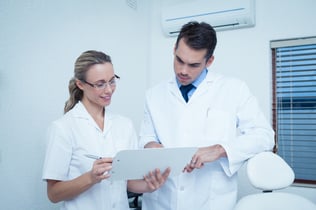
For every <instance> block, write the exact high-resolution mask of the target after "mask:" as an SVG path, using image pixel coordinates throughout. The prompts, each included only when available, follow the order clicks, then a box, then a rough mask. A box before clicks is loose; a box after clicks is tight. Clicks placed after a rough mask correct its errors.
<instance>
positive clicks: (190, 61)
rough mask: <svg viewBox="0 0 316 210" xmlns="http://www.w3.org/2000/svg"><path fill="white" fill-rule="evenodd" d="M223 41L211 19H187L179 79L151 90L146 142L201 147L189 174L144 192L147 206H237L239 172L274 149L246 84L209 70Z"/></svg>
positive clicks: (179, 49)
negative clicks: (182, 90)
mask: <svg viewBox="0 0 316 210" xmlns="http://www.w3.org/2000/svg"><path fill="white" fill-rule="evenodd" d="M216 43H217V38H216V32H215V31H214V29H213V28H212V27H211V26H210V25H209V24H206V23H198V22H189V23H187V24H185V25H184V26H183V27H182V29H181V31H180V33H179V35H178V38H177V41H176V44H175V48H174V72H175V77H174V78H171V79H170V80H169V81H167V82H163V83H161V84H158V85H157V86H155V87H153V88H152V89H150V90H148V92H147V94H146V104H145V113H144V120H143V123H142V127H141V131H140V137H141V138H140V142H141V145H142V146H144V147H145V148H150V147H165V148H168V147H198V148H199V149H198V151H197V152H196V154H195V155H194V156H193V157H192V161H191V163H189V164H188V165H187V166H184V167H185V169H184V173H182V174H181V175H180V176H176V177H169V178H168V180H167V181H166V183H165V184H164V185H163V186H162V187H161V188H160V189H158V190H156V191H154V192H152V193H145V194H144V195H143V199H142V200H143V204H142V205H143V206H142V209H143V210H191V209H198V210H231V209H232V208H233V207H234V205H235V202H236V197H237V171H238V169H239V168H240V167H241V165H242V164H243V163H244V162H245V161H246V160H247V159H248V158H250V157H252V156H254V155H255V154H257V153H259V152H262V151H267V150H271V149H272V148H273V145H274V139H273V137H274V132H273V130H272V129H271V126H270V125H269V123H268V122H267V120H266V119H265V117H264V116H263V114H262V112H261V111H260V109H259V106H258V104H257V101H256V99H255V98H254V96H252V95H251V93H250V91H249V89H248V87H247V86H246V84H245V83H243V82H242V81H240V80H237V79H233V78H226V77H224V76H222V75H219V74H216V73H214V72H211V71H209V70H208V69H207V68H208V67H210V66H211V64H212V63H213V61H214V56H213V51H214V49H215V46H216ZM190 84H192V85H193V86H192V85H190ZM188 85H189V86H191V87H190V88H188V89H189V90H187V91H188V93H182V94H181V91H180V90H181V89H186V88H187V87H189V86H188ZM183 86H184V87H183ZM191 88H192V89H191ZM182 95H183V96H182ZM166 158H168V157H166ZM171 170H172V169H171Z"/></svg>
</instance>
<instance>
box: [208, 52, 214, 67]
mask: <svg viewBox="0 0 316 210" xmlns="http://www.w3.org/2000/svg"><path fill="white" fill-rule="evenodd" d="M213 61H214V55H212V56H211V57H210V58H209V59H208V60H207V62H206V67H209V66H210V65H211V64H212V63H213Z"/></svg>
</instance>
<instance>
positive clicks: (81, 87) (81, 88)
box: [76, 79, 83, 90]
mask: <svg viewBox="0 0 316 210" xmlns="http://www.w3.org/2000/svg"><path fill="white" fill-rule="evenodd" d="M76 85H77V87H78V88H79V89H80V90H83V84H82V81H80V80H78V79H76Z"/></svg>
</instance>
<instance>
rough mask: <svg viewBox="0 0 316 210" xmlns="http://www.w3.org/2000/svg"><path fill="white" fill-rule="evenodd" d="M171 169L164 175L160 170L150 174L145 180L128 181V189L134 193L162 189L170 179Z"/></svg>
mask: <svg viewBox="0 0 316 210" xmlns="http://www.w3.org/2000/svg"><path fill="white" fill-rule="evenodd" d="M170 171H171V169H170V168H167V169H166V170H165V171H164V172H163V173H162V174H161V172H160V170H159V169H155V170H154V171H151V172H149V173H148V174H147V175H145V176H144V179H138V180H128V184H127V188H128V190H129V191H131V192H134V193H146V192H153V191H155V190H157V189H158V188H160V187H161V186H162V185H163V184H164V183H165V182H166V180H167V179H168V176H169V174H170Z"/></svg>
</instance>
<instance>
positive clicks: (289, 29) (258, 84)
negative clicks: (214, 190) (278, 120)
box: [149, 0, 316, 203]
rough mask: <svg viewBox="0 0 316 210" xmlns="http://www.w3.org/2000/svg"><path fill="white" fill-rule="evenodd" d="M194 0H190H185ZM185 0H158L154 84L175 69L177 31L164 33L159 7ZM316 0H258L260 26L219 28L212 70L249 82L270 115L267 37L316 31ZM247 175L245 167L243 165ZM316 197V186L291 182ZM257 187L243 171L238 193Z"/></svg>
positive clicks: (154, 18) (151, 77)
mask: <svg viewBox="0 0 316 210" xmlns="http://www.w3.org/2000/svg"><path fill="white" fill-rule="evenodd" d="M187 1H190V0H187ZM192 1H194V0H192ZM179 2H180V3H181V2H183V0H163V1H157V0H156V1H154V3H153V5H152V8H153V9H152V10H153V12H152V18H151V21H152V22H151V31H152V33H151V35H150V37H151V40H152V41H151V45H150V46H151V49H150V55H151V58H150V61H151V62H150V68H149V69H150V72H149V80H150V85H153V84H155V83H157V82H158V81H160V80H162V79H165V78H167V77H169V76H170V75H173V68H172V62H173V55H172V53H173V47H174V43H175V41H176V38H175V37H171V38H170V37H165V36H164V35H163V34H162V32H161V29H159V26H160V11H158V10H159V9H160V8H161V7H163V6H167V5H170V4H177V3H179ZM315 8H316V1H314V0H301V1H296V0H278V1H274V0H256V26H255V27H253V28H247V29H239V30H230V31H221V32H218V33H217V35H218V45H217V48H216V50H215V61H214V63H213V65H212V66H211V67H210V68H209V70H211V71H218V72H222V73H223V74H226V75H230V76H235V77H238V78H240V79H243V80H244V81H246V82H247V84H248V85H249V87H250V89H251V90H252V92H253V94H254V95H255V96H256V97H257V98H258V100H259V103H260V104H261V107H262V109H263V111H264V113H265V115H266V117H267V118H268V119H270V120H271V99H272V95H271V55H270V48H269V42H270V41H271V40H276V39H285V38H296V37H304V36H315V35H316V24H315V19H316V13H315ZM241 174H242V175H244V168H243V169H242V170H241ZM286 191H291V192H294V193H298V194H302V195H304V196H306V197H307V198H309V199H310V200H312V201H314V202H315V203H316V188H303V187H291V188H289V189H287V190H286ZM253 192H257V191H256V190H254V189H253V188H252V187H251V186H250V184H249V183H248V180H247V179H246V178H245V177H244V176H240V192H239V196H244V195H246V194H249V193H253Z"/></svg>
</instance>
